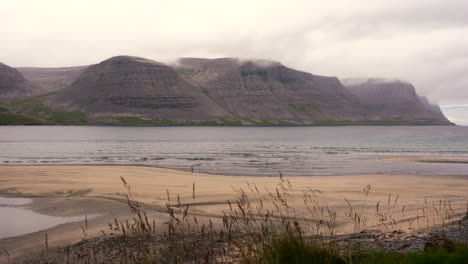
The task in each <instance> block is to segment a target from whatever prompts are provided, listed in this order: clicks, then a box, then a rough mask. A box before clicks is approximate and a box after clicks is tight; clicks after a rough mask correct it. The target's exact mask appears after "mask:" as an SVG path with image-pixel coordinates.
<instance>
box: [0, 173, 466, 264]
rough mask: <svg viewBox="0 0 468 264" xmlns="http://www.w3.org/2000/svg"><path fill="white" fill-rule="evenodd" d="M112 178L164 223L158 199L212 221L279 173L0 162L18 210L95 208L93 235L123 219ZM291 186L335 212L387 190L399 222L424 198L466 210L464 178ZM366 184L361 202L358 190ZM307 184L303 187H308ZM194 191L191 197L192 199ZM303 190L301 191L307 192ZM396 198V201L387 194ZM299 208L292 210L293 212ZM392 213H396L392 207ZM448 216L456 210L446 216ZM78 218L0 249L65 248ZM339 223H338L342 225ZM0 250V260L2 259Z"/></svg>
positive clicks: (324, 179)
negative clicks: (313, 194)
mask: <svg viewBox="0 0 468 264" xmlns="http://www.w3.org/2000/svg"><path fill="white" fill-rule="evenodd" d="M120 177H123V178H124V179H125V181H126V182H127V183H128V184H129V186H131V195H132V199H134V200H136V201H138V202H139V203H141V204H142V205H143V206H144V208H145V210H147V212H148V213H149V217H151V218H152V219H155V221H156V223H157V224H158V225H161V226H162V223H164V222H165V221H166V220H167V215H166V211H167V208H166V206H165V205H166V203H167V202H168V193H169V196H170V198H171V201H170V203H175V201H177V199H180V200H181V201H182V203H186V204H191V205H192V207H191V208H192V210H193V214H194V215H197V217H199V216H200V218H202V219H207V218H213V219H219V218H218V217H219V216H221V214H222V211H223V210H225V209H226V208H227V206H228V205H227V204H228V202H227V200H230V201H235V200H236V198H237V197H238V194H239V193H238V192H236V191H235V190H239V189H241V188H242V189H244V190H246V191H247V192H248V190H249V188H252V186H253V185H255V186H258V187H259V189H261V190H263V189H268V190H271V191H274V190H275V189H276V188H278V184H279V183H280V177H279V176H275V177H261V176H229V175H215V174H206V173H191V172H187V171H184V170H176V169H166V168H158V167H148V166H122V165H112V166H107V165H26V166H25V165H2V166H1V167H0V186H1V187H0V196H5V195H8V196H10V197H24V198H33V202H32V203H31V205H29V206H26V208H28V209H30V210H33V211H34V212H37V213H41V214H45V215H50V216H63V217H65V216H75V215H83V214H93V213H98V214H101V216H99V217H97V218H96V219H92V220H90V221H89V225H90V226H89V230H88V231H87V232H88V233H87V235H88V236H89V237H92V236H95V235H99V234H100V231H101V230H105V229H106V228H107V224H108V223H109V222H112V221H113V219H114V218H118V219H126V218H131V212H130V210H129V208H128V205H127V203H126V198H125V194H126V192H127V189H126V188H125V187H124V185H123V183H122V180H121V178H120ZM284 180H285V181H287V182H288V183H289V182H290V183H291V185H292V186H293V187H294V189H293V191H292V194H293V195H294V196H296V197H297V199H296V201H293V202H294V203H296V204H298V203H299V202H300V199H301V198H300V197H301V195H302V192H304V191H308V190H320V193H321V195H322V196H323V197H322V198H323V201H325V202H326V203H327V205H328V206H330V208H332V209H333V210H336V211H337V212H339V213H342V212H344V211H345V210H346V208H347V207H346V203H345V200H344V199H345V198H346V199H348V200H349V201H351V203H353V204H356V205H358V206H362V207H363V208H364V207H365V208H372V207H375V203H376V202H380V201H382V203H383V202H385V203H386V201H387V199H389V195H390V196H391V197H392V204H393V201H395V204H397V201H396V200H398V201H399V202H398V205H400V204H401V205H404V206H405V207H406V208H407V209H405V210H406V211H405V215H404V217H403V215H399V213H398V212H399V210H401V208H397V209H398V210H397V209H395V214H396V215H397V216H398V215H399V216H401V219H404V218H411V217H414V216H415V215H416V214H417V213H418V206H420V205H421V203H422V202H424V199H425V198H429V199H430V200H431V201H438V200H450V201H451V202H452V204H451V206H452V207H453V209H454V210H455V211H454V212H456V213H462V212H465V210H466V201H468V193H466V190H467V189H468V175H466V176H444V177H441V176H440V175H407V174H399V175H396V174H395V175H394V174H392V175H384V174H379V175H348V176H285V177H284ZM366 185H371V186H372V189H371V191H370V195H369V197H368V198H367V199H363V191H362V189H363V187H365V186H366ZM309 187H310V188H309ZM193 188H195V196H196V197H195V198H193ZM308 188H309V189H308ZM395 197H396V199H395ZM300 209H301V208H300V206H299V207H298V210H300ZM397 211H398V212H397ZM454 215H456V214H454ZM82 225H83V223H65V224H61V225H59V226H55V227H52V228H49V229H46V230H42V231H38V232H34V233H30V234H27V235H23V236H19V237H11V238H5V239H0V250H1V249H7V250H8V251H9V253H10V255H11V256H16V257H18V256H21V255H22V253H23V252H37V251H38V250H39V251H40V249H41V248H42V247H43V245H44V235H45V234H46V233H47V234H48V237H49V245H50V246H56V245H67V244H72V243H76V242H78V241H79V240H81V239H82V238H83V234H82V230H81V226H82ZM342 227H343V228H346V223H342ZM2 257H3V256H2V255H1V254H0V263H1V260H2Z"/></svg>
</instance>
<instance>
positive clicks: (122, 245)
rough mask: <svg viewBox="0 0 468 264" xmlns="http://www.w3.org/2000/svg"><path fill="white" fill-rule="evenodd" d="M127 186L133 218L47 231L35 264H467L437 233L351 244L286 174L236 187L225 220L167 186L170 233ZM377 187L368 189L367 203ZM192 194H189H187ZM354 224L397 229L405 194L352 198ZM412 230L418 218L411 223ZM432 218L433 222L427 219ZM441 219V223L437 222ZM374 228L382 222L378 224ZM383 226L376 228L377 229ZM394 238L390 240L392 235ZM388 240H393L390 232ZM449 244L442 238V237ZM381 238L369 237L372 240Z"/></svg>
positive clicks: (312, 193) (440, 210)
mask: <svg viewBox="0 0 468 264" xmlns="http://www.w3.org/2000/svg"><path fill="white" fill-rule="evenodd" d="M121 180H122V183H123V185H124V187H125V188H126V190H127V194H126V202H127V204H128V207H129V208H130V210H131V211H132V213H133V217H131V218H130V219H124V220H120V221H119V220H118V219H115V221H114V222H112V223H109V227H108V229H107V230H102V236H101V237H97V238H93V239H89V238H87V236H86V234H87V232H86V230H87V226H88V223H87V221H85V223H84V225H83V226H82V230H83V237H84V238H85V239H84V240H83V241H82V242H80V243H78V244H76V245H72V246H68V247H60V248H59V249H58V250H57V249H55V248H49V245H48V241H47V236H46V241H45V243H44V244H45V248H44V251H43V252H42V255H41V257H40V259H36V260H35V261H31V262H28V263H42V264H45V263H47V264H52V263H70V264H71V263H73V264H75V263H76V264H78V263H87V264H91V263H93V264H97V263H244V264H257V263H259V264H282V263H285V264H286V263H292V264H296V263H297V264H299V263H330V264H335V263H336V264H341V263H350V264H354V263H357V264H361V263H362V264H366V263H389V264H393V263H455V264H458V263H460V264H466V263H467V260H468V246H467V244H466V242H468V241H465V244H455V243H453V242H451V241H449V240H448V239H446V238H440V239H439V240H437V239H438V238H436V237H434V239H433V241H434V242H437V243H433V244H427V243H426V248H425V250H424V251H423V252H408V253H398V252H392V251H386V250H385V248H383V247H382V248H381V247H372V245H370V246H369V245H363V244H360V243H358V242H353V241H347V242H346V243H343V241H344V240H341V239H340V237H339V236H337V235H336V234H337V228H338V223H337V214H338V212H334V211H332V210H331V209H330V208H329V207H328V206H327V202H326V200H323V199H321V198H320V192H319V191H317V190H312V189H309V190H308V191H306V192H304V193H303V197H302V199H303V202H304V204H305V205H306V211H305V212H300V213H299V212H297V211H296V207H295V206H293V204H296V205H297V204H298V202H299V201H297V200H296V199H297V197H296V198H295V197H294V194H293V188H294V187H293V186H292V185H291V183H290V182H289V181H288V180H285V179H283V177H282V176H281V177H280V181H279V182H278V184H277V188H276V189H275V190H272V191H268V190H266V191H265V192H264V191H260V190H259V188H257V186H255V185H253V184H247V188H246V190H244V189H239V190H235V191H236V192H237V193H238V198H237V199H236V200H235V201H227V203H228V208H226V210H225V211H224V212H223V217H222V218H221V219H208V218H201V219H199V218H197V215H196V214H195V213H194V212H195V210H193V211H194V212H192V207H193V208H195V207H196V204H197V203H196V193H195V183H194V184H193V194H192V197H191V198H192V199H189V200H190V201H181V199H180V197H179V196H178V195H177V196H174V195H170V192H169V191H167V203H166V209H167V215H168V220H167V221H166V222H165V223H164V228H163V230H164V231H161V229H158V226H157V225H156V222H155V220H154V219H151V218H150V217H148V215H147V213H146V212H145V210H144V206H143V205H141V204H139V203H138V202H137V201H135V200H134V199H133V198H132V197H133V194H132V191H131V190H132V189H131V188H130V186H129V184H128V183H127V182H126V180H125V179H123V178H122V179H121ZM370 191H371V186H370V185H367V186H365V188H363V201H364V202H365V200H366V198H367V197H368V195H369V193H370ZM187 199H188V198H187ZM346 202H347V203H348V209H347V212H346V213H345V215H346V216H347V217H348V218H347V219H346V221H348V222H350V223H351V225H352V226H354V227H355V229H354V230H355V232H359V231H360V230H364V229H366V228H369V226H368V225H369V224H370V219H372V218H374V217H375V216H378V217H379V222H380V226H379V228H382V229H385V230H386V232H385V233H387V232H388V233H392V232H393V231H394V230H398V228H399V227H400V226H399V225H398V222H399V220H400V219H395V217H396V216H392V212H393V211H392V210H396V211H402V210H404V206H403V208H402V209H399V208H396V206H397V204H398V196H396V197H395V198H392V197H391V196H389V197H388V202H387V205H385V204H380V203H378V204H377V206H376V208H375V211H372V212H368V211H366V209H365V208H366V207H364V206H360V205H357V204H353V203H352V202H350V201H348V200H346ZM421 209H423V210H422V211H423V215H420V216H419V215H418V219H421V222H422V223H424V222H426V220H427V221H429V220H430V219H435V218H439V221H438V223H447V222H445V221H447V219H451V218H452V217H453V216H452V214H454V212H453V210H452V208H451V205H450V201H439V203H433V204H432V206H431V205H430V203H429V202H428V201H425V205H424V207H423V208H421ZM407 221H408V222H407V223H405V224H408V225H409V226H410V227H411V226H414V223H413V220H407ZM427 223H429V222H427ZM431 223H433V224H434V223H435V222H431ZM372 226H374V224H372ZM374 227H375V226H374ZM387 238H388V237H387ZM383 239H386V238H385V237H384V238H383ZM440 241H442V242H444V243H445V244H444V243H438V242H440ZM373 242H374V243H375V242H376V241H374V240H369V241H368V242H367V243H373Z"/></svg>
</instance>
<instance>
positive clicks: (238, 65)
mask: <svg viewBox="0 0 468 264" xmlns="http://www.w3.org/2000/svg"><path fill="white" fill-rule="evenodd" d="M0 69H2V71H1V73H0V76H2V80H5V81H3V83H5V85H3V86H0V87H2V89H3V91H2V92H3V94H5V96H8V97H9V98H13V97H18V96H20V95H21V96H25V95H31V96H30V97H28V98H23V99H22V100H9V101H5V100H3V102H2V100H0V112H1V113H0V124H23V123H27V124H77V125H80V124H110V125H451V123H450V122H449V121H448V120H447V119H446V118H445V116H444V115H443V113H442V112H441V111H440V109H439V108H438V107H437V106H436V105H432V104H431V103H429V102H428V101H427V99H424V98H420V97H418V95H417V93H416V90H415V88H414V87H413V86H412V85H411V84H409V83H407V82H403V81H398V80H384V79H365V80H356V79H345V80H342V82H340V80H339V79H338V78H336V77H326V76H320V75H315V74H312V73H307V72H303V71H298V70H295V69H292V68H289V67H286V66H284V65H282V64H281V63H280V62H276V61H270V60H258V59H237V58H219V59H203V58H182V59H179V60H178V61H177V62H174V63H171V64H164V63H161V62H157V61H153V60H149V59H145V58H140V57H132V56H116V57H112V58H110V59H107V60H104V61H102V62H100V63H98V64H94V65H90V66H81V67H68V68H19V70H20V71H21V72H22V73H23V74H24V75H25V76H27V77H28V79H29V80H28V79H26V78H25V77H24V76H23V75H22V74H21V72H20V71H18V70H16V69H13V68H11V67H5V66H4V67H2V68H0ZM2 74H3V75H2ZM3 76H6V77H3ZM342 83H344V84H345V85H343V84H342ZM0 91H1V90H0ZM38 91H40V92H42V94H40V95H38ZM5 96H4V97H5ZM2 119H3V120H2Z"/></svg>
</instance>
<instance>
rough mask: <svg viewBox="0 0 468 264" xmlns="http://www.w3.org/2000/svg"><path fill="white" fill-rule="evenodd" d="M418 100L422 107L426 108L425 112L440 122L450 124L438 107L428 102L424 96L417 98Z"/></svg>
mask: <svg viewBox="0 0 468 264" xmlns="http://www.w3.org/2000/svg"><path fill="white" fill-rule="evenodd" d="M419 100H420V101H421V103H422V104H423V105H424V107H426V109H427V110H429V111H431V112H432V113H433V114H435V115H436V116H437V117H438V118H439V119H440V120H445V121H447V122H450V121H449V120H448V119H447V117H445V115H444V113H443V112H442V110H441V109H440V107H439V106H438V105H436V104H433V103H431V102H429V100H428V99H427V98H426V97H425V96H419Z"/></svg>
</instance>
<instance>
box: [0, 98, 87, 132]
mask: <svg viewBox="0 0 468 264" xmlns="http://www.w3.org/2000/svg"><path fill="white" fill-rule="evenodd" d="M57 93H58V92H57V91H55V92H50V93H46V94H42V95H38V96H33V97H28V98H24V99H18V100H12V101H5V102H3V103H2V105H3V106H2V108H4V109H6V111H2V112H7V114H3V115H2V116H0V124H2V125H84V124H87V122H86V114H85V113H83V112H79V111H57V110H55V109H54V108H52V107H51V106H49V105H47V104H46V103H45V102H44V101H43V100H44V98H47V97H49V96H52V95H55V94H57Z"/></svg>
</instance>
